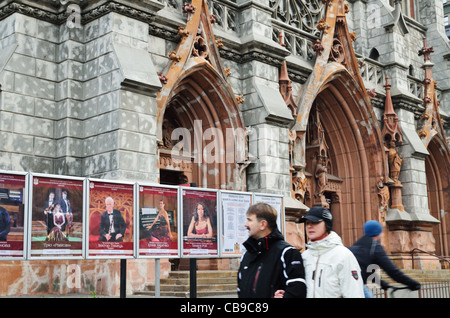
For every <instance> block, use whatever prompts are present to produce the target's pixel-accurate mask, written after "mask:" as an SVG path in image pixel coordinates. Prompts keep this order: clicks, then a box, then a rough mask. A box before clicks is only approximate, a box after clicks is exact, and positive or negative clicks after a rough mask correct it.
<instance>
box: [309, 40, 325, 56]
mask: <svg viewBox="0 0 450 318" xmlns="http://www.w3.org/2000/svg"><path fill="white" fill-rule="evenodd" d="M311 48H312V49H313V50H314V51H315V52H316V53H317V55H321V54H322V51H323V50H324V47H323V45H322V42H321V41H320V40H316V42H314V44H313V45H312V47H311Z"/></svg>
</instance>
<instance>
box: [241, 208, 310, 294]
mask: <svg viewBox="0 0 450 318" xmlns="http://www.w3.org/2000/svg"><path fill="white" fill-rule="evenodd" d="M276 222H277V212H276V211H275V209H274V208H273V207H272V206H270V205H269V204H266V203H256V204H254V205H252V206H250V208H249V209H248V210H247V221H246V222H245V227H246V228H247V229H248V232H249V238H248V239H247V240H246V241H245V242H244V246H245V248H246V249H247V250H246V252H245V253H244V255H243V256H242V259H241V264H240V267H239V272H238V296H239V298H272V297H276V298H297V297H299V298H300V297H301V298H304V297H306V284H305V269H304V267H303V260H302V256H301V254H300V252H299V251H298V250H297V249H295V248H294V247H293V246H291V245H290V244H288V243H287V242H286V241H285V240H284V238H283V235H282V234H281V233H280V231H279V230H278V229H277V223H276Z"/></svg>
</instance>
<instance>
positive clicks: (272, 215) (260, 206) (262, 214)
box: [247, 202, 277, 231]
mask: <svg viewBox="0 0 450 318" xmlns="http://www.w3.org/2000/svg"><path fill="white" fill-rule="evenodd" d="M247 215H255V216H256V218H257V219H258V221H261V220H266V221H267V224H268V227H269V229H270V230H272V231H273V230H275V229H276V228H277V211H276V210H275V209H274V208H273V207H272V206H271V205H269V204H267V203H264V202H259V203H256V204H253V205H252V206H250V207H249V208H248V210H247Z"/></svg>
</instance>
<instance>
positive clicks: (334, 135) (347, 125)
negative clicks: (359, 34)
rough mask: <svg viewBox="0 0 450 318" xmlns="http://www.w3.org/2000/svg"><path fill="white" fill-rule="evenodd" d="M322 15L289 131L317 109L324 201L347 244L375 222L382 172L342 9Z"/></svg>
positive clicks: (377, 137) (338, 4) (333, 6)
mask: <svg viewBox="0 0 450 318" xmlns="http://www.w3.org/2000/svg"><path fill="white" fill-rule="evenodd" d="M326 10H327V11H326V16H325V18H324V19H322V20H321V21H319V24H318V26H317V28H318V29H320V30H321V31H322V38H321V40H318V41H316V43H315V45H314V47H313V48H314V49H315V51H316V53H317V57H316V62H315V66H314V70H313V73H312V74H311V75H310V77H309V78H308V81H307V82H306V83H305V85H304V86H303V87H302V88H301V90H300V93H299V97H298V102H297V104H298V105H299V108H298V111H297V114H298V115H297V118H296V123H295V124H294V126H293V129H295V130H296V131H297V132H302V131H306V130H307V128H308V122H309V120H310V118H311V110H312V109H313V108H314V107H317V108H318V110H319V113H320V114H321V121H322V126H323V127H324V128H323V129H324V134H325V139H326V142H327V145H328V147H329V153H328V155H327V156H328V158H329V160H330V162H329V165H330V167H329V168H330V169H331V172H332V174H330V173H329V174H328V184H327V186H326V187H325V190H324V196H325V198H326V199H327V201H328V202H329V204H330V209H331V210H332V212H333V215H334V217H335V220H336V223H335V225H334V227H335V229H336V230H337V232H340V233H339V234H341V235H342V237H343V240H344V244H351V243H352V242H353V241H354V240H356V239H357V237H358V236H359V235H361V234H362V225H363V223H364V222H365V221H367V220H369V219H381V216H380V211H381V208H380V203H379V200H378V189H377V184H378V183H379V182H380V181H381V182H383V181H384V180H385V177H386V175H385V174H386V173H385V172H386V171H387V169H386V163H385V153H384V146H383V140H382V138H381V130H380V128H379V126H378V125H379V124H378V121H377V119H376V116H375V114H374V113H373V110H372V105H371V102H370V98H369V95H368V93H367V91H366V88H365V86H364V83H363V80H362V78H361V76H360V74H359V67H358V61H357V59H356V56H355V53H354V51H353V47H352V41H353V40H354V37H355V35H354V33H353V34H352V33H349V31H348V28H347V22H346V18H345V14H346V13H347V12H348V6H347V5H346V4H345V3H344V1H341V0H332V1H329V2H328V3H327V9H326ZM299 135H302V134H301V133H300V134H299ZM300 142H302V143H303V144H302V145H301V146H299V147H298V149H305V150H303V152H304V153H303V158H305V162H304V166H305V167H306V169H307V171H308V169H309V171H308V172H310V173H312V171H313V170H312V169H313V167H311V166H313V165H314V164H315V163H314V161H313V160H311V156H310V155H308V153H307V150H306V149H307V148H308V147H310V146H311V145H308V144H307V143H306V138H303V139H302V140H301V141H300ZM308 166H309V168H308ZM312 176H313V177H314V174H312ZM317 181H318V180H317ZM312 192H314V191H312ZM317 195H318V193H316V196H317ZM328 202H324V201H323V200H322V201H319V202H316V203H315V204H322V205H323V204H326V203H328ZM312 203H313V204H314V200H312Z"/></svg>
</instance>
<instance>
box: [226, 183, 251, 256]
mask: <svg viewBox="0 0 450 318" xmlns="http://www.w3.org/2000/svg"><path fill="white" fill-rule="evenodd" d="M252 202H253V195H252V193H251V192H238V191H226V190H221V191H220V203H221V211H222V222H221V223H222V226H221V227H220V229H221V231H220V237H221V240H220V256H221V257H239V256H241V255H242V254H243V253H244V252H245V247H244V245H243V243H244V242H245V241H246V240H247V238H248V231H247V228H246V227H245V222H246V213H247V210H248V208H249V207H250V206H251V205H252Z"/></svg>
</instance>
